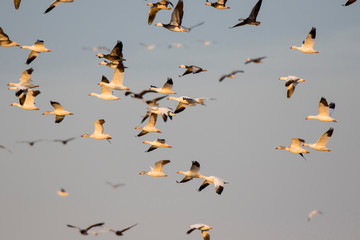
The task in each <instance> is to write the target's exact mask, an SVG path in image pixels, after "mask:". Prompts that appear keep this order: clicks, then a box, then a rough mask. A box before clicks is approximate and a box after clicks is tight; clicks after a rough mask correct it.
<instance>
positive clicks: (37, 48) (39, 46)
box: [20, 40, 51, 64]
mask: <svg viewBox="0 0 360 240" xmlns="http://www.w3.org/2000/svg"><path fill="white" fill-rule="evenodd" d="M20 48H25V49H29V50H31V51H30V53H29V56H28V58H27V60H26V64H30V63H31V62H32V61H34V59H35V58H36V57H37V56H39V54H40V53H42V52H51V50H49V49H47V48H46V47H45V43H44V41H43V40H37V41H36V42H35V43H34V45H32V46H21V47H20Z"/></svg>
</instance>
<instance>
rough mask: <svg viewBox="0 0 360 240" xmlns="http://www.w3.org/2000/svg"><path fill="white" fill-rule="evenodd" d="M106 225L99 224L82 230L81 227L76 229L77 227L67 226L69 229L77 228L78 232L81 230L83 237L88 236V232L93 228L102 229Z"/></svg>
mask: <svg viewBox="0 0 360 240" xmlns="http://www.w3.org/2000/svg"><path fill="white" fill-rule="evenodd" d="M104 224H105V223H97V224H93V225H91V226H89V227H87V228H85V229H81V228H79V227H76V226H73V225H69V224H68V225H66V226H68V227H71V228H76V229H77V230H79V232H80V233H81V234H82V235H88V231H89V230H90V229H91V228H93V227H101V226H102V225H104Z"/></svg>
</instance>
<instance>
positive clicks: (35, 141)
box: [17, 139, 46, 147]
mask: <svg viewBox="0 0 360 240" xmlns="http://www.w3.org/2000/svg"><path fill="white" fill-rule="evenodd" d="M45 140H46V139H37V140H34V141H17V142H18V143H27V144H29V146H30V147H32V146H34V145H35V143H38V142H42V141H45Z"/></svg>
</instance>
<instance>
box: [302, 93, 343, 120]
mask: <svg viewBox="0 0 360 240" xmlns="http://www.w3.org/2000/svg"><path fill="white" fill-rule="evenodd" d="M334 109H335V103H333V102H331V103H330V104H328V103H327V101H326V99H325V98H324V97H321V99H320V102H319V113H318V115H316V116H313V115H310V116H307V117H306V118H305V119H317V120H319V121H323V122H337V121H336V120H335V119H333V118H332V117H331V114H332V112H333V111H334Z"/></svg>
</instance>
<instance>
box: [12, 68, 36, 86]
mask: <svg viewBox="0 0 360 240" xmlns="http://www.w3.org/2000/svg"><path fill="white" fill-rule="evenodd" d="M33 71H34V69H33V68H29V69H27V70H25V71H23V72H22V73H21V75H20V82H19V83H13V82H10V83H8V84H7V85H8V86H15V87H9V88H8V89H9V90H17V91H18V90H26V89H28V88H36V87H39V85H34V84H32V83H31V74H32V72H33Z"/></svg>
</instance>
